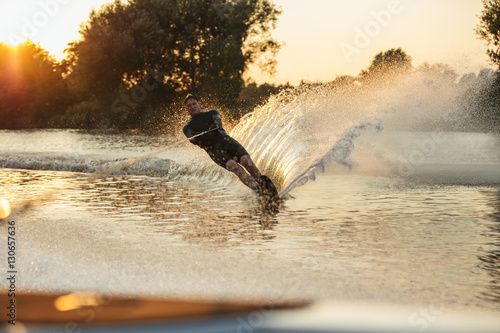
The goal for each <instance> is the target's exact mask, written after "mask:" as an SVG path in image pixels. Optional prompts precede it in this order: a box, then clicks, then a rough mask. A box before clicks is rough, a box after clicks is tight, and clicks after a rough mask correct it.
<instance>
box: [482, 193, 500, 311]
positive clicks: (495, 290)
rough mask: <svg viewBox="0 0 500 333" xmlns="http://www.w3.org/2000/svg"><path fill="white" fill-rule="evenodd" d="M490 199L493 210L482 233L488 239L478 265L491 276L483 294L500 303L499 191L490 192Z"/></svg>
mask: <svg viewBox="0 0 500 333" xmlns="http://www.w3.org/2000/svg"><path fill="white" fill-rule="evenodd" d="M490 199H491V200H490V203H489V205H491V207H493V209H494V211H493V212H492V213H491V214H490V217H491V223H489V224H488V229H489V230H488V231H487V232H485V233H484V234H483V236H484V237H485V239H487V240H488V241H487V242H486V244H485V246H484V247H485V248H484V250H483V251H485V252H486V254H484V255H480V256H479V260H480V261H481V263H480V265H479V267H481V268H483V269H484V270H486V271H487V272H488V274H489V275H490V276H491V281H490V285H489V286H488V291H487V292H484V293H483V296H484V297H485V298H486V299H488V300H489V301H491V302H495V303H500V191H498V192H496V193H492V194H491V195H490Z"/></svg>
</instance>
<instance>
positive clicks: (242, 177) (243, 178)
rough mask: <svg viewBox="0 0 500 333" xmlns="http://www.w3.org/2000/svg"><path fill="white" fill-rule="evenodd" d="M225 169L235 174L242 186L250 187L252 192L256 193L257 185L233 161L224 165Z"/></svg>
mask: <svg viewBox="0 0 500 333" xmlns="http://www.w3.org/2000/svg"><path fill="white" fill-rule="evenodd" d="M226 169H227V170H229V171H231V172H233V173H235V174H236V175H237V176H238V178H239V179H240V180H241V182H242V183H243V184H245V185H246V186H248V187H250V188H251V189H252V190H254V191H257V188H258V186H259V184H258V183H257V181H256V180H255V179H254V178H252V176H250V175H249V174H248V173H247V172H246V171H245V169H243V167H242V166H241V165H239V164H238V162H236V161H235V160H229V161H227V163H226Z"/></svg>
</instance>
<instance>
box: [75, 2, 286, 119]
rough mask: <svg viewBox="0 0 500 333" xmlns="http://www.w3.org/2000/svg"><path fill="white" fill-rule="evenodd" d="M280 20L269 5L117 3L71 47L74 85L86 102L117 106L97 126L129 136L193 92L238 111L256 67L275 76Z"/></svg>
mask: <svg viewBox="0 0 500 333" xmlns="http://www.w3.org/2000/svg"><path fill="white" fill-rule="evenodd" d="M279 14H280V11H279V10H278V9H277V8H276V7H275V6H274V5H273V4H272V3H271V2H269V1H268V0H234V1H229V0H215V1H206V0H163V1H161V0H129V1H128V2H126V3H122V2H121V1H118V0H117V1H115V2H114V3H112V4H110V5H107V6H105V7H104V8H103V9H101V10H100V11H99V12H92V13H91V15H90V19H89V21H88V22H87V23H86V24H84V25H83V26H82V29H81V31H80V33H81V35H82V38H81V40H79V41H77V42H74V43H72V44H71V45H70V48H69V49H68V55H69V57H68V72H69V76H68V81H69V82H70V84H71V86H72V87H76V90H77V92H78V94H79V96H81V98H82V100H87V99H97V100H100V101H107V102H108V103H109V107H108V108H105V109H102V110H100V113H99V114H97V115H95V116H94V117H95V118H96V119H99V118H100V119H101V120H109V121H110V122H111V123H113V125H114V126H119V127H125V128H126V127H136V126H137V125H138V124H139V125H140V123H141V122H142V121H146V120H147V119H146V117H144V115H145V113H149V114H150V116H152V117H153V118H159V117H160V114H161V112H164V109H165V107H167V106H168V105H169V104H171V103H172V102H173V101H177V100H179V98H180V97H181V96H184V95H185V94H186V93H187V92H194V93H197V94H200V95H202V96H206V97H207V98H210V99H212V100H216V101H219V102H220V103H221V104H223V105H224V104H225V103H231V102H232V101H234V100H235V99H237V97H238V95H239V93H240V91H241V89H242V87H243V80H242V75H243V73H244V72H245V70H246V69H247V66H248V65H249V64H251V63H256V64H259V65H260V66H261V68H262V69H263V70H267V71H269V72H272V71H273V70H274V65H275V63H274V55H275V54H276V52H277V51H278V50H279V47H280V45H279V44H278V43H277V42H276V41H275V40H273V39H272V38H271V35H270V32H271V29H272V28H273V27H274V24H275V22H276V21H277V16H278V15H279ZM154 110H157V111H154ZM151 113H152V114H151Z"/></svg>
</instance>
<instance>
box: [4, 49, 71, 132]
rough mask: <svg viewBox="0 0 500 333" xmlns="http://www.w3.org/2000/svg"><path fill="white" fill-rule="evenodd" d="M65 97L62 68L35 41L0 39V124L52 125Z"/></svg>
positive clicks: (62, 108) (10, 125)
mask: <svg viewBox="0 0 500 333" xmlns="http://www.w3.org/2000/svg"><path fill="white" fill-rule="evenodd" d="M68 102H69V98H68V94H67V90H66V86H65V85H64V82H63V77H62V71H61V69H60V67H59V66H58V64H57V62H56V60H55V59H53V58H52V57H51V56H49V54H48V52H47V51H45V50H44V49H42V48H41V47H40V45H38V44H34V43H32V42H29V41H28V42H25V43H24V44H20V45H18V46H16V47H13V46H8V45H5V44H3V43H0V128H8V129H16V128H30V127H47V126H52V124H51V123H50V119H52V118H54V117H56V116H57V115H59V114H61V113H62V112H63V110H64V108H65V107H66V106H67V105H68Z"/></svg>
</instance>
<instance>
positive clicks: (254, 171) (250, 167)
mask: <svg viewBox="0 0 500 333" xmlns="http://www.w3.org/2000/svg"><path fill="white" fill-rule="evenodd" d="M240 164H241V165H242V166H243V167H244V168H245V169H247V171H248V173H249V174H250V175H251V176H252V177H253V179H255V180H256V181H257V182H258V181H259V180H260V176H262V174H261V173H260V171H259V168H257V166H256V165H255V163H254V162H253V161H252V159H251V158H250V155H244V156H241V158H240Z"/></svg>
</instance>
